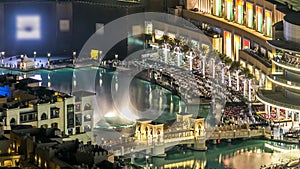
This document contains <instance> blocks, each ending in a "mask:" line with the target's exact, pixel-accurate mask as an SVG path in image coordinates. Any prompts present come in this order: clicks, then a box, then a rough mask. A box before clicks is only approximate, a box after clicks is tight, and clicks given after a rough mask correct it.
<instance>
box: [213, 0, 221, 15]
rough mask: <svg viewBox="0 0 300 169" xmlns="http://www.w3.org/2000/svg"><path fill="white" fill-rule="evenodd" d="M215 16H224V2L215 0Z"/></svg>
mask: <svg viewBox="0 0 300 169" xmlns="http://www.w3.org/2000/svg"><path fill="white" fill-rule="evenodd" d="M214 15H216V16H221V15H222V0H214Z"/></svg>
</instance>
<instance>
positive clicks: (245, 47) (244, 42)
mask: <svg viewBox="0 0 300 169" xmlns="http://www.w3.org/2000/svg"><path fill="white" fill-rule="evenodd" d="M243 49H250V41H249V40H248V39H244V40H243Z"/></svg>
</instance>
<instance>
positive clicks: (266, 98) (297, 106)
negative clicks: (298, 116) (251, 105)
mask: <svg viewBox="0 0 300 169" xmlns="http://www.w3.org/2000/svg"><path fill="white" fill-rule="evenodd" d="M256 97H257V99H258V100H259V101H260V102H262V103H264V104H266V105H270V106H273V107H278V108H281V109H287V110H291V111H300V102H299V101H298V100H295V99H289V98H287V97H286V96H285V95H284V93H283V92H275V91H272V90H265V89H259V90H258V91H257V93H256Z"/></svg>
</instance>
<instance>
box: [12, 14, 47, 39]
mask: <svg viewBox="0 0 300 169" xmlns="http://www.w3.org/2000/svg"><path fill="white" fill-rule="evenodd" d="M16 28H17V29H16V30H17V31H16V38H17V40H38V39H41V18H40V16H39V15H18V16H17V17H16Z"/></svg>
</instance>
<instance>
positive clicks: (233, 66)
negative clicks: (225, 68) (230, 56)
mask: <svg viewBox="0 0 300 169" xmlns="http://www.w3.org/2000/svg"><path fill="white" fill-rule="evenodd" d="M240 68H241V64H240V62H238V61H234V62H232V63H231V66H230V70H237V69H240Z"/></svg>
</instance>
